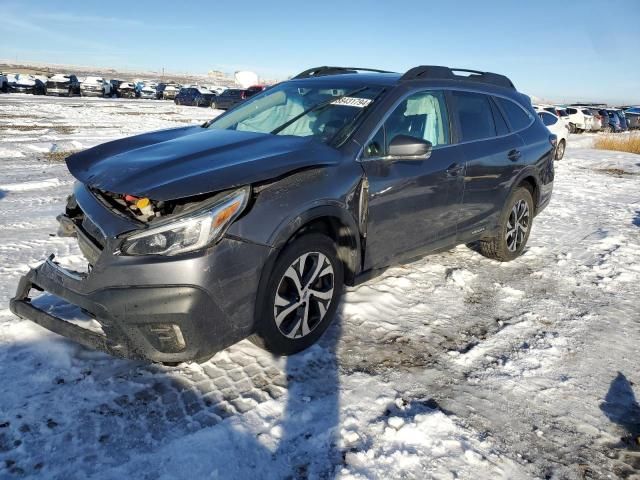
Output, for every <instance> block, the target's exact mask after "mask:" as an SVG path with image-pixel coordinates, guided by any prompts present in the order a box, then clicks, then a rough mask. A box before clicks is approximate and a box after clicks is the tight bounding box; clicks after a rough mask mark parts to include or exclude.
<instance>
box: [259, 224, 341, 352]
mask: <svg viewBox="0 0 640 480" xmlns="http://www.w3.org/2000/svg"><path fill="white" fill-rule="evenodd" d="M305 254H308V257H307V258H306V259H305V266H307V265H309V262H311V264H310V265H309V270H307V269H305V266H303V267H302V273H303V275H302V278H301V279H300V284H302V286H303V287H304V284H305V283H306V278H309V277H311V278H312V280H311V281H309V282H308V285H307V287H306V288H303V290H305V291H306V293H305V294H304V295H303V296H302V298H300V297H299V296H298V297H295V298H291V297H289V298H283V297H284V296H285V294H286V293H287V292H286V290H287V289H286V288H285V287H286V286H287V285H288V286H289V287H295V286H294V284H293V282H290V281H289V280H286V279H290V278H291V277H290V276H288V275H287V273H289V272H290V271H291V270H290V268H292V269H294V272H295V273H296V275H297V274H298V270H299V268H298V269H297V270H296V268H295V265H299V260H300V258H302V257H303V256H304V255H305ZM322 255H323V256H324V259H326V260H327V261H328V262H329V264H330V266H331V268H332V269H333V272H332V274H331V273H327V274H325V275H323V272H325V271H327V270H328V267H327V266H326V265H327V264H326V263H323V264H322V265H320V267H319V268H317V269H316V267H318V265H319V261H323V260H320V258H321V256H322ZM307 271H308V272H310V273H313V271H316V272H317V276H316V277H313V275H308V274H307V275H305V272H307ZM343 272H344V270H343V265H342V262H341V261H340V259H339V258H338V254H337V252H336V245H335V242H334V241H333V240H332V239H330V238H329V237H327V236H325V235H322V234H318V233H309V234H305V235H303V236H301V237H299V238H297V239H295V240H294V241H293V242H291V243H290V244H289V245H287V246H286V247H285V248H284V249H283V251H282V252H281V253H280V255H279V256H278V258H277V259H276V260H275V263H274V265H273V268H271V270H270V273H267V275H268V277H266V278H264V279H262V281H261V282H260V291H259V292H258V297H257V302H256V313H255V326H256V332H255V334H254V335H252V336H251V337H249V340H250V341H251V342H253V343H255V344H256V345H258V346H259V347H261V348H263V349H265V350H267V351H269V352H271V353H273V354H275V355H292V354H294V353H297V352H300V351H302V350H304V349H306V348H308V347H310V346H311V345H313V344H314V343H315V342H316V341H317V340H318V339H319V338H320V337H321V336H322V334H323V333H324V331H325V330H326V329H327V327H328V326H329V325H330V324H331V322H332V321H333V319H334V317H335V315H336V310H337V308H338V304H339V303H340V298H341V296H342V290H343V286H344V273H343ZM330 275H333V278H332V282H329V283H331V284H332V287H333V291H332V292H331V298H330V300H329V301H328V302H326V300H322V301H320V300H318V299H317V298H316V297H314V296H313V295H309V291H314V290H310V288H311V287H313V288H314V289H319V287H316V286H315V285H318V284H317V283H314V282H319V281H320V282H325V286H324V287H323V288H322V290H323V292H322V293H329V291H328V289H329V287H328V286H327V285H328V283H326V282H328V280H329V278H328V277H329V276H330ZM289 290H294V291H295V290H297V291H298V293H300V290H299V289H297V288H293V289H292V288H289ZM276 296H278V298H279V299H280V300H287V301H288V302H289V301H291V303H290V304H288V305H282V306H277V307H276ZM296 298H297V300H299V301H296ZM300 302H302V303H300ZM314 302H315V304H314ZM325 302H326V303H325ZM296 304H297V305H298V306H297V308H295V309H294V310H291V307H294V306H295V305H296ZM319 304H322V305H323V307H322V308H325V309H326V313H324V315H322V313H321V309H320V307H319ZM300 309H302V312H301V311H300ZM287 310H290V313H288V314H285V312H286V311H287ZM276 312H278V313H276ZM305 314H306V318H307V319H308V320H307V322H303V323H304V324H305V325H306V326H308V328H310V330H309V331H308V333H306V334H304V333H303V331H304V328H303V325H302V323H300V321H298V315H300V316H304V315H305ZM281 315H284V317H281V318H284V320H281V323H280V326H278V325H277V324H276V318H278V317H280V316H281ZM312 315H313V317H315V318H311V316H312ZM289 326H291V332H290V333H289V334H290V335H293V336H294V337H295V336H296V335H297V334H300V335H301V336H297V337H296V338H292V337H290V336H286V335H285V333H284V332H283V331H286V330H287V327H289Z"/></svg>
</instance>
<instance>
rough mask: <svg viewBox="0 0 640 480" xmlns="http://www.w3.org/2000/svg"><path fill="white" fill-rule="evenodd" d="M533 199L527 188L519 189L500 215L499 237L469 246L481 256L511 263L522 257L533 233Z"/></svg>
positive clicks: (512, 195)
mask: <svg viewBox="0 0 640 480" xmlns="http://www.w3.org/2000/svg"><path fill="white" fill-rule="evenodd" d="M532 221H533V197H532V196H531V192H530V191H529V189H528V188H526V187H518V188H517V189H516V190H515V191H514V192H513V193H512V194H511V196H510V197H509V199H508V200H507V203H506V204H505V207H504V209H503V211H502V213H501V214H500V221H499V229H498V235H497V236H495V237H493V238H488V239H483V240H480V241H478V242H476V243H474V244H471V245H469V246H470V247H471V248H472V249H474V250H476V251H477V252H478V253H480V254H481V255H484V256H485V257H487V258H491V259H493V260H498V261H500V262H509V261H511V260H514V259H515V258H518V257H519V256H520V255H522V252H523V251H524V247H525V246H526V244H527V240H528V239H529V233H531V223H532Z"/></svg>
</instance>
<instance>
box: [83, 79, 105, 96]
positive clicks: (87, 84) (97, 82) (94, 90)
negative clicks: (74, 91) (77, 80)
mask: <svg viewBox="0 0 640 480" xmlns="http://www.w3.org/2000/svg"><path fill="white" fill-rule="evenodd" d="M80 95H82V96H83V97H110V96H111V84H110V83H109V82H107V81H106V80H105V79H104V78H102V77H87V78H85V79H84V80H83V82H82V83H81V84H80Z"/></svg>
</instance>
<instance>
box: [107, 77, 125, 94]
mask: <svg viewBox="0 0 640 480" xmlns="http://www.w3.org/2000/svg"><path fill="white" fill-rule="evenodd" d="M123 83H125V81H124V80H119V79H117V78H112V79H111V80H109V84H110V85H111V95H115V96H116V97H120V85H121V84H123Z"/></svg>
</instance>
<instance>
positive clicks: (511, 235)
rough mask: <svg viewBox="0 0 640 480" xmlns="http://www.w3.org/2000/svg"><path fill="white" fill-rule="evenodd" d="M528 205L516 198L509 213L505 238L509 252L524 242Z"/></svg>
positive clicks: (527, 225)
mask: <svg viewBox="0 0 640 480" xmlns="http://www.w3.org/2000/svg"><path fill="white" fill-rule="evenodd" d="M529 220H530V214H529V205H528V204H527V202H526V201H524V200H518V201H517V202H516V204H515V205H514V206H513V208H512V209H511V212H510V213H509V220H508V221H507V233H506V234H505V240H506V242H507V248H508V249H509V251H510V252H515V251H516V250H518V248H520V246H521V245H522V244H523V243H524V240H525V238H526V236H527V231H528V230H529Z"/></svg>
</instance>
